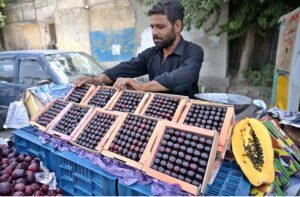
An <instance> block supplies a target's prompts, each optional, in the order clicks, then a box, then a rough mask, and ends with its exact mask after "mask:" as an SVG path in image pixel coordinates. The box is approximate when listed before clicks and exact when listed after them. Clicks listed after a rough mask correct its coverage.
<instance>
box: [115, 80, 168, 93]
mask: <svg viewBox="0 0 300 197" xmlns="http://www.w3.org/2000/svg"><path fill="white" fill-rule="evenodd" d="M114 87H115V88H116V89H117V90H123V89H124V88H125V87H127V88H128V89H132V90H136V91H142V92H165V91H169V89H168V88H166V87H164V86H162V85H161V84H160V83H158V82H157V81H154V80H153V81H149V82H147V83H140V82H138V81H136V80H134V79H132V78H118V79H117V81H116V82H115V84H114Z"/></svg>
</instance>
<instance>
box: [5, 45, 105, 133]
mask: <svg viewBox="0 0 300 197" xmlns="http://www.w3.org/2000/svg"><path fill="white" fill-rule="evenodd" d="M105 69H106V68H105V67H104V66H102V65H100V64H99V63H98V62H97V61H96V60H95V59H94V58H92V57H91V56H89V55H87V54H85V53H82V52H72V51H61V50H38V51H30V50H25V51H8V52H1V53H0V129H1V128H2V126H3V124H4V122H5V118H6V114H7V110H8V107H9V104H10V103H11V102H14V101H17V100H20V99H21V97H22V94H23V92H24V90H25V89H27V88H29V87H33V86H38V85H42V84H47V83H56V84H65V83H70V82H72V81H73V80H74V79H75V78H76V77H78V76H82V75H83V76H84V75H86V76H96V75H97V74H99V73H102V72H103V71H104V70H105Z"/></svg>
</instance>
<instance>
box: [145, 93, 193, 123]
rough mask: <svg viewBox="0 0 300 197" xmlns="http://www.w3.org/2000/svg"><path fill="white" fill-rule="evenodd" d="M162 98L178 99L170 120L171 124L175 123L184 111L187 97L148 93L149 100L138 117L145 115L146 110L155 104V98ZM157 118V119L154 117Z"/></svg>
mask: <svg viewBox="0 0 300 197" xmlns="http://www.w3.org/2000/svg"><path fill="white" fill-rule="evenodd" d="M156 95H158V96H163V97H167V98H176V99H179V104H178V106H177V109H176V111H175V113H174V115H173V118H172V120H171V121H172V122H177V121H178V120H179V118H180V116H181V113H182V111H183V109H184V106H185V104H186V102H187V101H188V97H187V96H179V95H172V94H161V93H150V98H149V99H148V101H147V103H146V104H145V105H144V107H143V109H142V110H141V112H140V113H139V114H140V115H145V116H147V115H146V114H145V112H146V111H147V108H148V107H149V106H150V105H151V104H152V103H155V96H156ZM155 118H158V117H155Z"/></svg>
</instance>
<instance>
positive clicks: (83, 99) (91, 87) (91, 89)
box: [64, 84, 96, 104]
mask: <svg viewBox="0 0 300 197" xmlns="http://www.w3.org/2000/svg"><path fill="white" fill-rule="evenodd" d="M85 85H86V86H89V89H88V91H87V92H86V93H85V95H84V96H83V98H82V99H81V101H80V103H79V104H84V102H85V100H86V99H87V98H88V97H89V96H90V94H92V93H93V92H94V90H95V89H96V87H95V86H94V85H91V84H85ZM76 89H77V87H72V89H71V90H70V91H69V92H68V94H67V95H66V96H65V98H64V100H65V101H68V99H69V97H70V96H71V95H72V94H73V93H74V91H76Z"/></svg>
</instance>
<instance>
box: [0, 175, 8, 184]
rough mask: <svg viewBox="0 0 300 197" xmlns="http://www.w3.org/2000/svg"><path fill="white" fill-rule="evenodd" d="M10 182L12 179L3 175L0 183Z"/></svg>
mask: <svg viewBox="0 0 300 197" xmlns="http://www.w3.org/2000/svg"><path fill="white" fill-rule="evenodd" d="M10 180H11V177H10V175H9V174H3V175H2V176H1V177H0V182H10Z"/></svg>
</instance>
